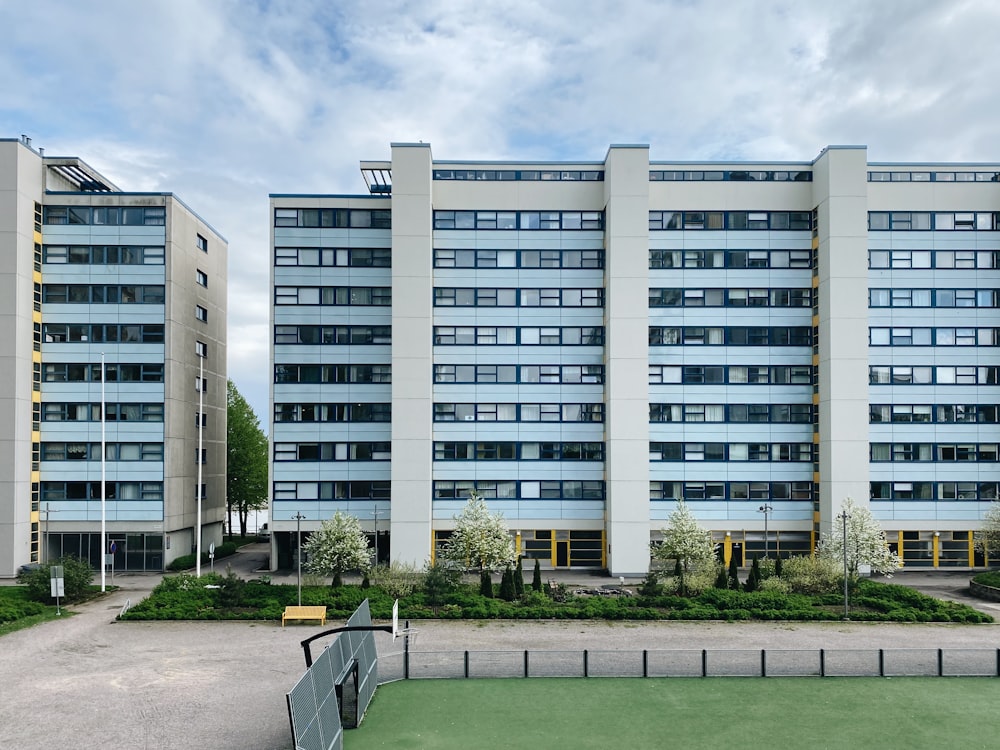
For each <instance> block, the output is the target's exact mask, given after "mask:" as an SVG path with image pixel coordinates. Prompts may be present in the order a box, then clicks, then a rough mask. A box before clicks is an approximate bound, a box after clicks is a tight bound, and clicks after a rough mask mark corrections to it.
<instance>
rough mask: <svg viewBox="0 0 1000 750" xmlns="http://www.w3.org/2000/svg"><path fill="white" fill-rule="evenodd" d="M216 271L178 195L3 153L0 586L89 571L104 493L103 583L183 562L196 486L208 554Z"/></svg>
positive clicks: (216, 397) (218, 351)
mask: <svg viewBox="0 0 1000 750" xmlns="http://www.w3.org/2000/svg"><path fill="white" fill-rule="evenodd" d="M226 256H227V245H226V241H225V240H224V239H223V238H222V237H221V236H220V235H219V234H218V233H216V232H215V230H213V229H212V228H211V227H210V226H209V225H208V224H207V223H205V222H204V221H203V220H202V219H201V218H200V217H199V216H197V215H196V214H195V213H194V212H193V211H191V209H189V208H188V207H187V206H186V205H184V203H182V202H181V201H180V200H179V199H178V198H177V197H175V196H174V195H172V194H169V193H130V192H125V191H122V190H120V189H119V188H118V187H116V186H115V185H113V184H112V183H111V182H110V181H109V180H107V179H106V178H104V177H103V176H102V175H101V174H99V173H98V172H97V171H95V170H94V169H92V168H91V167H90V166H89V165H87V164H86V163H85V162H83V161H81V160H80V159H78V158H75V157H69V158H66V157H51V156H45V155H43V153H42V151H41V149H37V150H36V149H33V148H32V147H31V144H30V140H29V139H27V138H24V137H22V139H21V140H13V139H5V140H0V284H2V293H0V321H2V324H0V337H2V344H0V577H10V576H12V575H16V573H17V569H18V567H19V566H20V565H23V564H25V563H29V562H41V561H45V560H51V559H54V558H56V557H59V556H61V555H69V554H72V555H76V556H79V557H81V558H83V559H87V560H90V561H91V563H92V564H93V565H94V566H95V567H99V566H100V564H101V552H102V549H101V522H102V509H101V508H102V502H101V498H102V494H101V492H102V486H103V488H104V490H103V491H104V495H103V497H104V503H103V506H104V511H103V518H104V523H105V528H106V541H107V547H106V549H105V550H104V552H105V553H106V554H107V553H110V552H111V551H112V550H113V555H114V557H113V560H114V567H115V569H116V570H119V571H120V570H162V569H163V568H164V567H165V565H166V564H167V563H169V562H170V561H171V560H172V559H174V558H175V557H178V556H180V555H184V554H188V553H190V552H191V551H192V549H193V546H194V544H195V542H194V538H195V537H194V533H195V531H194V530H195V528H196V526H197V524H198V502H197V500H196V492H197V489H196V484H197V481H198V476H199V474H200V475H201V484H202V488H201V494H202V496H203V500H202V503H201V507H202V516H201V521H202V529H203V540H204V544H205V545H207V544H208V543H209V542H211V541H221V533H222V520H223V516H224V513H225V494H226V490H225V474H226V450H225V449H226V443H225V441H226ZM102 358H103V362H104V365H103V368H102V364H101V363H102ZM202 369H203V370H204V372H203V373H202ZM202 378H203V379H202ZM102 386H103V387H102ZM199 389H201V390H202V391H203V392H202V393H199ZM102 393H103V399H102ZM200 396H203V406H202V408H201V413H200V414H199V401H200V398H199V397H200ZM102 401H103V403H104V406H105V408H104V411H103V414H102V410H101V405H102ZM199 425H200V429H199ZM102 444H103V445H104V460H103V461H102V455H101V448H102ZM199 445H200V447H201V455H199ZM198 461H201V464H200V466H199V464H198ZM102 473H103V477H102Z"/></svg>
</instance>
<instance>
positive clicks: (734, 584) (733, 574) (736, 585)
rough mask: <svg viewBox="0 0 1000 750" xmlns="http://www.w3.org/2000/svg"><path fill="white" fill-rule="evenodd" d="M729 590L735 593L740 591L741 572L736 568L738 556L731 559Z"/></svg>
mask: <svg viewBox="0 0 1000 750" xmlns="http://www.w3.org/2000/svg"><path fill="white" fill-rule="evenodd" d="M729 588H731V589H733V591H739V590H740V571H739V568H738V567H737V566H736V555H732V556H731V557H730V558H729Z"/></svg>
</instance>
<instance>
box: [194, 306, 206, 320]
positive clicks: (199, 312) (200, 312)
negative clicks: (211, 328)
mask: <svg viewBox="0 0 1000 750" xmlns="http://www.w3.org/2000/svg"><path fill="white" fill-rule="evenodd" d="M194 317H195V318H196V319H197V320H200V321H201V322H202V323H207V322H208V308H205V307H202V306H201V305H195V306H194Z"/></svg>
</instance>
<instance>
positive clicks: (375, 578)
mask: <svg viewBox="0 0 1000 750" xmlns="http://www.w3.org/2000/svg"><path fill="white" fill-rule="evenodd" d="M368 578H369V580H370V581H371V584H372V585H373V586H378V587H379V588H380V589H382V590H383V591H385V592H386V593H387V594H389V596H391V597H392V598H393V599H404V598H406V597H407V596H409V595H410V594H412V593H413V592H414V591H416V590H417V588H419V587H420V585H421V584H422V583H423V578H424V574H423V573H422V572H421V571H419V570H418V569H417V567H416V566H415V565H411V564H409V563H399V562H393V563H391V564H389V565H386V564H385V563H382V564H380V565H376V566H375V567H374V568H372V570H371V572H370V573H369V574H368Z"/></svg>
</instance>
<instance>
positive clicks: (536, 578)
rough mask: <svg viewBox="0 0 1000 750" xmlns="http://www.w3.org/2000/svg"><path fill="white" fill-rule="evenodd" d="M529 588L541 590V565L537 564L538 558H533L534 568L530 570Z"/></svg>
mask: <svg viewBox="0 0 1000 750" xmlns="http://www.w3.org/2000/svg"><path fill="white" fill-rule="evenodd" d="M531 588H532V590H533V591H541V590H542V566H541V565H539V564H538V558H537V557H536V558H535V568H534V570H532V571H531Z"/></svg>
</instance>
